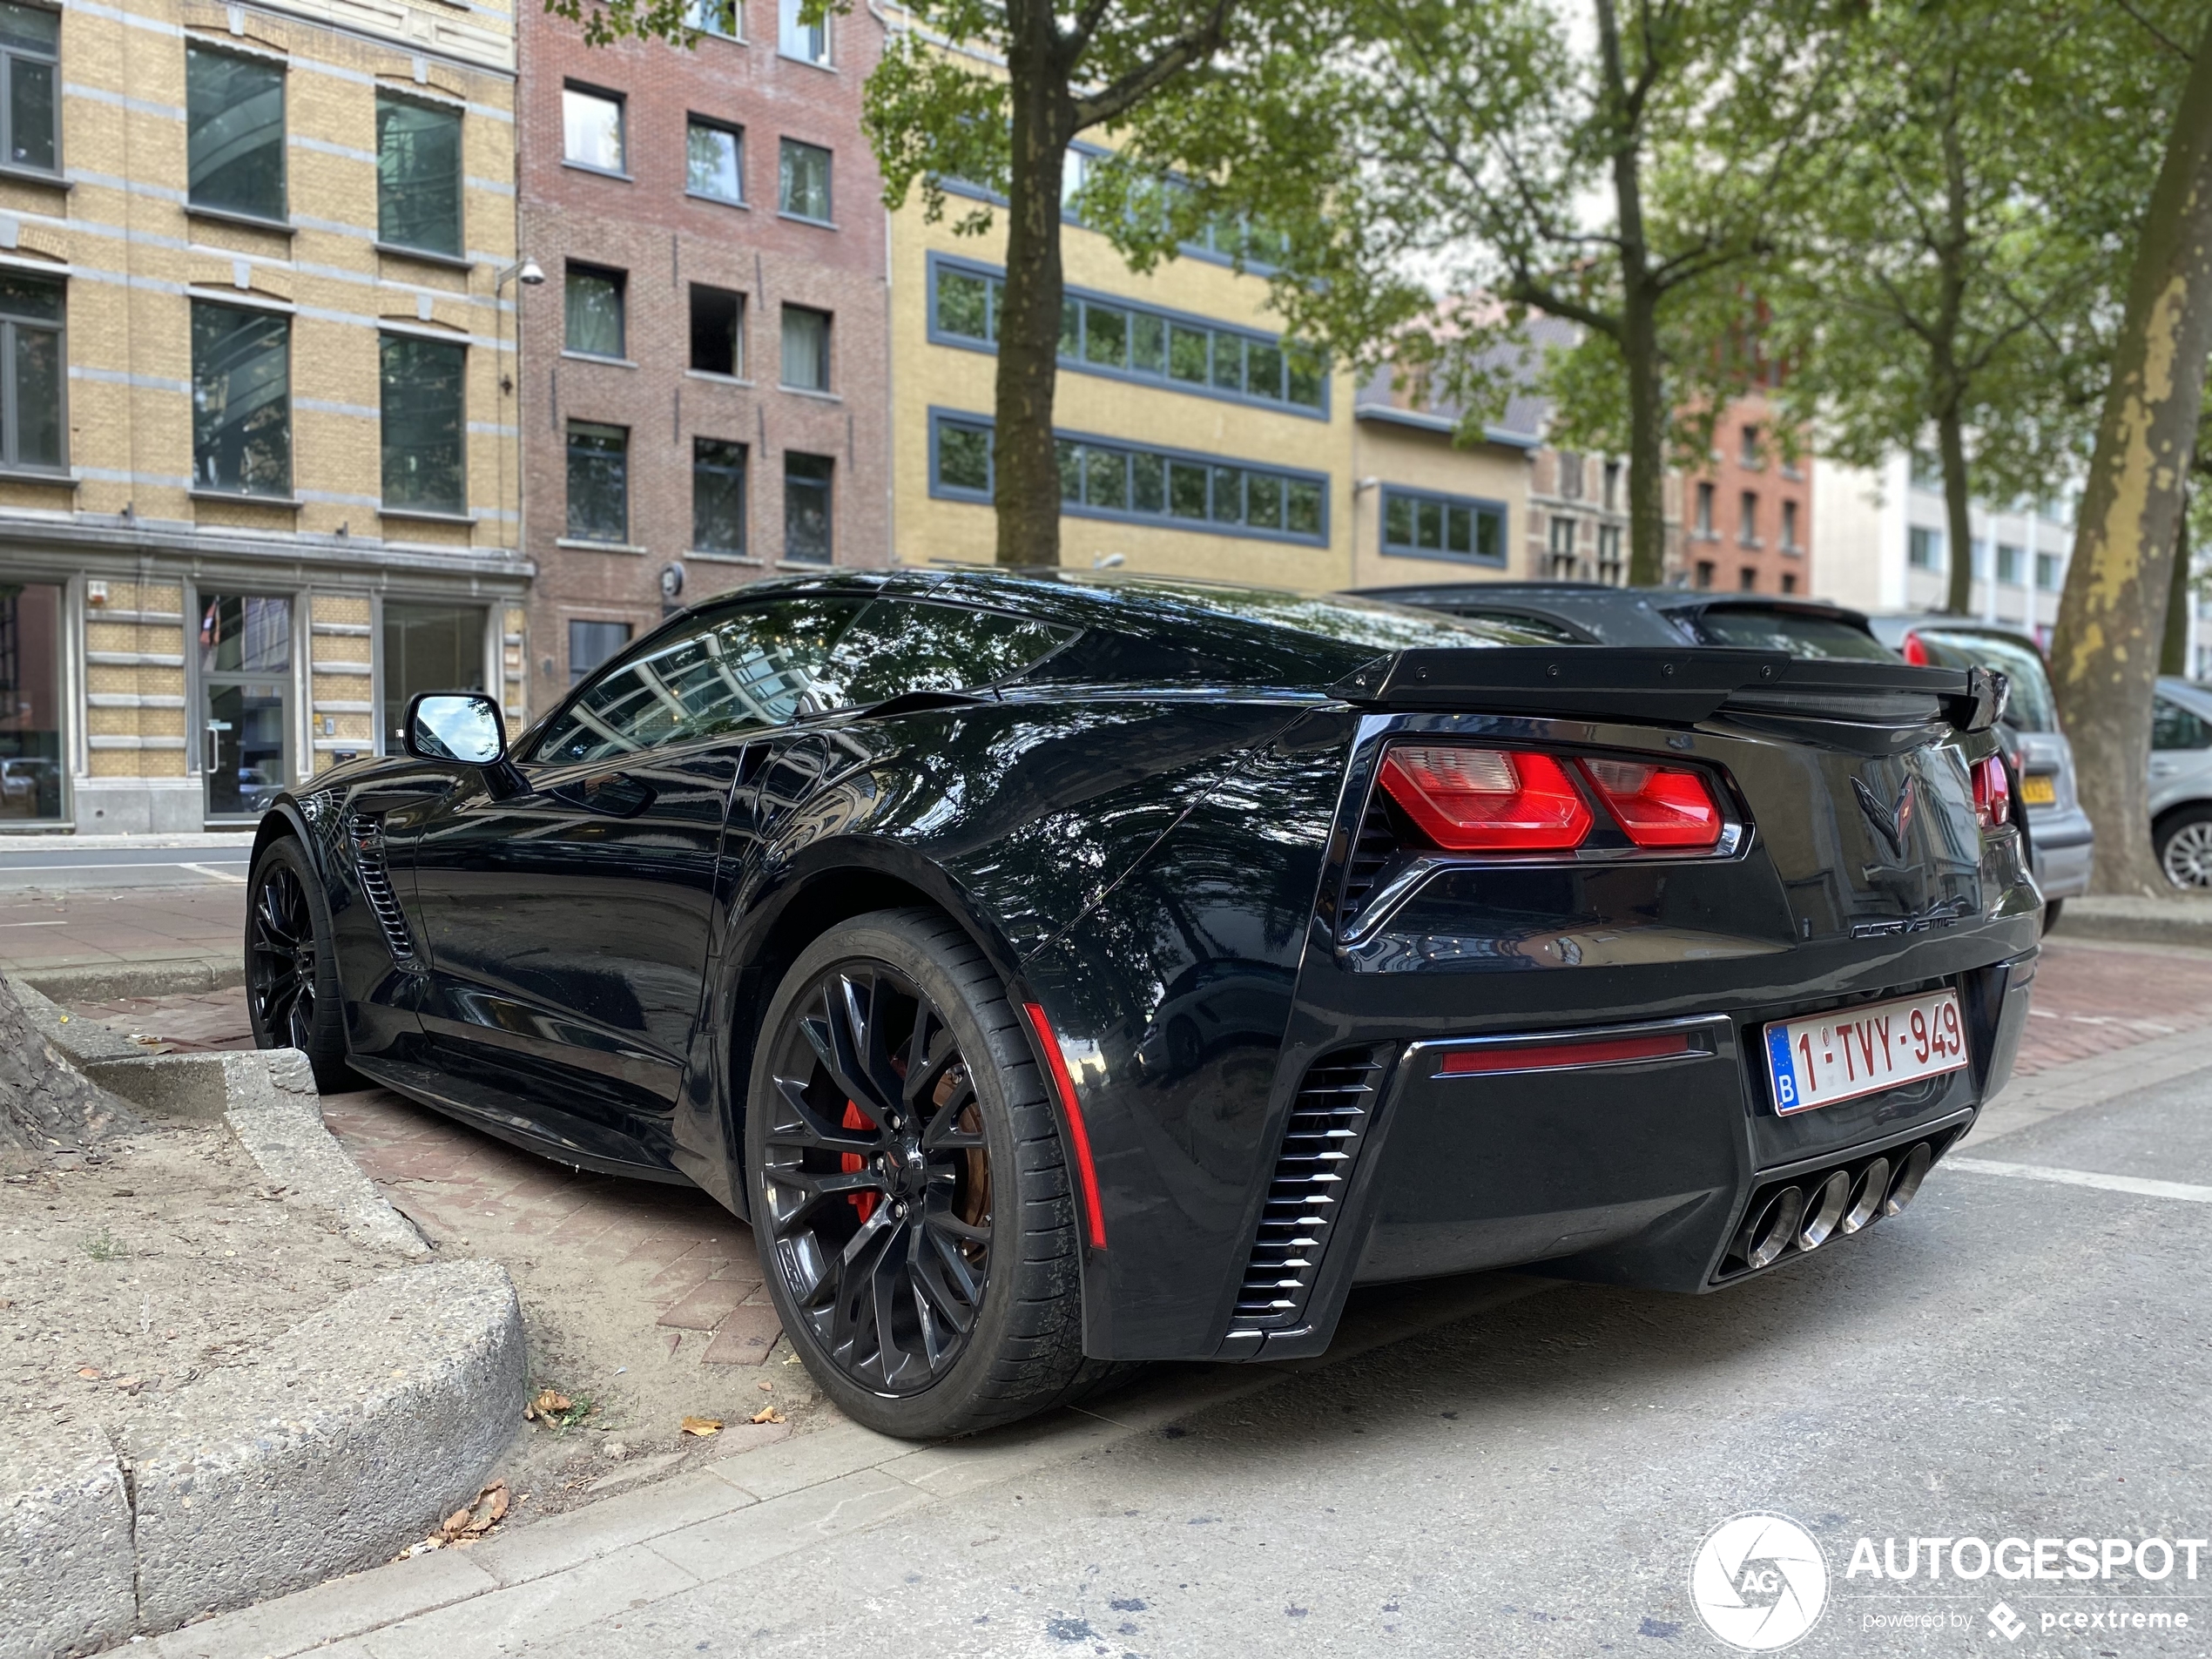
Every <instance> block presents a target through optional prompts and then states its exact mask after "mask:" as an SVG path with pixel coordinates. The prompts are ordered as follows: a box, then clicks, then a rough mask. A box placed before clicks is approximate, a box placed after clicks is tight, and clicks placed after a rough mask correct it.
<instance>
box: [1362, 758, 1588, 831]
mask: <svg viewBox="0 0 2212 1659" xmlns="http://www.w3.org/2000/svg"><path fill="white" fill-rule="evenodd" d="M1382 786H1383V787H1384V788H1385V789H1386V790H1387V791H1388V792H1389V793H1390V798H1391V799H1393V800H1394V801H1396V802H1397V803H1398V804H1399V806H1402V807H1404V808H1405V809H1406V813H1407V815H1408V816H1410V817H1411V818H1412V819H1413V822H1414V823H1416V824H1418V825H1420V827H1421V832H1422V833H1423V834H1425V835H1426V836H1427V837H1428V838H1429V840H1432V841H1434V842H1435V843H1436V844H1437V846H1440V847H1443V848H1444V849H1445V850H1446V851H1447V852H1452V853H1560V852H1565V851H1568V849H1570V848H1573V847H1576V846H1581V844H1582V840H1583V838H1584V837H1585V836H1587V835H1588V833H1590V824H1591V822H1592V819H1591V816H1590V809H1589V806H1588V803H1587V802H1585V801H1584V800H1583V799H1582V792H1581V790H1579V789H1577V788H1575V780H1574V779H1571V778H1569V777H1568V775H1567V769H1566V768H1565V767H1564V766H1562V765H1560V764H1559V762H1558V761H1556V760H1554V759H1552V758H1551V757H1550V756H1549V755H1540V754H1526V753H1521V752H1508V751H1507V750H1504V749H1471V748H1460V747H1457V746H1453V747H1449V748H1447V747H1442V746H1438V747H1426V746H1424V747H1402V748H1396V749H1393V750H1392V751H1391V752H1389V753H1388V754H1387V755H1386V756H1385V757H1384V758H1383V765H1382Z"/></svg>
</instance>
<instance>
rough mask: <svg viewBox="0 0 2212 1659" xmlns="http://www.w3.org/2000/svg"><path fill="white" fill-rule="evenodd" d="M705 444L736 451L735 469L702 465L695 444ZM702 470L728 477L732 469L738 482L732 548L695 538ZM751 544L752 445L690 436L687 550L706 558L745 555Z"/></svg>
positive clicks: (704, 435)
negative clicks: (736, 535) (689, 526)
mask: <svg viewBox="0 0 2212 1659" xmlns="http://www.w3.org/2000/svg"><path fill="white" fill-rule="evenodd" d="M706 443H719V444H726V445H727V446H729V447H730V448H733V449H735V450H736V451H737V452H738V464H737V466H736V468H735V469H731V468H727V467H705V468H703V467H702V464H701V461H700V455H699V446H700V445H701V444H706ZM702 470H705V471H707V472H710V473H716V474H719V475H723V476H728V475H731V474H732V471H734V473H735V475H736V477H737V481H738V544H737V545H736V546H735V547H710V546H708V545H707V544H706V543H705V542H703V541H701V540H700V539H699V474H700V472H701V471H702ZM751 550H752V445H750V444H748V443H745V442H742V441H741V440H739V439H737V438H717V437H711V436H709V435H706V434H705V433H700V432H695V433H693V434H692V435H691V548H690V551H691V552H692V553H695V554H697V555H698V556H699V557H701V558H707V559H745V558H748V557H749V555H750V553H751Z"/></svg>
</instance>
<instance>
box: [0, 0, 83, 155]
mask: <svg viewBox="0 0 2212 1659" xmlns="http://www.w3.org/2000/svg"><path fill="white" fill-rule="evenodd" d="M16 3H17V4H18V5H21V6H22V7H23V9H24V10H25V11H43V12H44V13H46V14H47V15H48V16H50V17H52V18H53V20H54V50H53V54H52V55H51V57H49V56H48V55H46V54H45V53H44V52H37V51H32V50H30V48H29V47H27V46H9V45H0V158H5V157H8V156H10V154H11V153H12V152H13V151H14V149H15V147H16V76H15V69H14V64H13V63H12V61H11V60H13V59H15V58H18V57H20V58H23V59H24V60H26V61H28V62H30V63H37V64H49V65H51V67H52V69H53V71H54V123H53V130H52V132H51V133H50V134H49V137H50V138H51V140H52V142H53V147H54V165H52V166H51V167H40V166H36V165H32V164H31V163H30V162H27V161H15V160H7V159H0V172H6V173H23V174H27V175H29V176H30V177H31V178H34V179H62V178H65V177H66V176H67V173H68V163H67V161H66V159H65V158H64V156H63V154H62V128H63V125H64V123H63V121H62V48H61V20H62V12H61V9H60V8H59V7H58V6H48V5H33V4H30V3H27V0H16Z"/></svg>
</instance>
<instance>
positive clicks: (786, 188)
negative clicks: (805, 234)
mask: <svg viewBox="0 0 2212 1659" xmlns="http://www.w3.org/2000/svg"><path fill="white" fill-rule="evenodd" d="M778 191H779V193H778V195H777V198H776V202H777V206H779V207H780V208H781V209H782V210H783V211H784V212H786V213H788V214H790V215H791V216H792V218H793V219H812V220H813V221H814V222H815V223H816V224H818V225H826V224H828V223H829V222H830V152H828V151H826V150H825V149H823V148H822V147H821V145H818V144H801V143H800V142H799V140H798V139H796V138H786V139H785V140H784V142H783V157H782V163H781V166H780V168H779V181H778Z"/></svg>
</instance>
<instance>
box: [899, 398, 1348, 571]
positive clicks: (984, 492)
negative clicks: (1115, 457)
mask: <svg viewBox="0 0 2212 1659" xmlns="http://www.w3.org/2000/svg"><path fill="white" fill-rule="evenodd" d="M948 426H958V427H970V428H981V429H982V430H983V431H984V432H985V433H987V434H990V435H994V436H995V434H996V432H997V429H998V427H997V422H996V421H995V420H994V419H993V417H991V416H990V415H977V414H974V413H972V412H970V411H968V410H965V409H952V408H938V407H932V408H930V410H929V495H930V497H931V499H933V500H935V501H951V502H968V503H971V504H974V505H978V506H988V505H990V504H991V499H992V496H991V490H990V489H989V488H988V486H987V488H985V489H980V490H978V489H968V488H965V487H962V486H959V485H948V484H946V483H945V482H943V481H942V477H941V457H942V453H943V448H944V431H945V428H946V427H948ZM1053 440H1054V442H1055V443H1074V444H1080V445H1082V446H1085V447H1086V448H1091V449H1097V450H1106V449H1117V450H1120V451H1122V452H1123V453H1124V454H1126V455H1132V456H1134V455H1150V456H1157V457H1158V458H1160V459H1161V460H1162V461H1163V462H1166V463H1170V464H1173V463H1177V462H1180V463H1182V464H1184V465H1186V466H1195V467H1204V468H1205V469H1208V471H1207V479H1208V482H1207V496H1208V499H1207V507H1208V509H1209V510H1208V515H1207V516H1205V517H1203V518H1193V517H1186V516H1181V515H1178V514H1175V513H1172V512H1164V511H1163V512H1157V513H1155V512H1147V511H1142V510H1139V509H1136V508H1133V507H1131V508H1117V507H1095V506H1092V505H1090V504H1089V502H1072V501H1067V500H1064V499H1063V500H1062V502H1061V503H1060V513H1061V516H1062V517H1063V518H1091V519H1098V520H1102V521H1103V522H1105V523H1113V524H1141V525H1147V526H1150V527H1151V528H1152V529H1173V530H1188V531H1191V532H1194V533H1196V534H1198V535H1203V536H1240V537H1243V538H1244V539H1246V540H1249V541H1255V542H1281V543H1288V544H1290V545H1291V546H1293V547H1326V546H1328V545H1329V535H1330V523H1331V516H1332V509H1333V507H1334V502H1333V501H1332V496H1333V490H1332V480H1331V478H1330V476H1329V475H1328V474H1327V473H1325V472H1312V471H1309V470H1307V469H1304V468H1297V467H1283V466H1277V465H1273V464H1271V463H1268V462H1253V461H1247V460H1244V459H1242V458H1240V457H1238V456H1234V455H1212V454H1208V453H1206V452H1204V451H1202V450H1196V449H1182V448H1173V447H1171V446H1169V445H1166V444H1157V443H1136V442H1130V440H1129V439H1127V438H1116V437H1109V436H1108V435H1105V434H1104V433H1091V432H1077V431H1070V430H1066V429H1063V428H1055V430H1054V432H1053ZM1224 468H1225V469H1233V470H1235V471H1237V472H1238V473H1240V474H1244V475H1251V474H1254V473H1258V474H1261V475H1265V476H1268V477H1271V478H1274V479H1276V480H1278V481H1279V482H1282V483H1284V484H1285V485H1288V484H1291V483H1310V484H1313V485H1316V486H1318V489H1319V490H1320V497H1321V500H1320V507H1321V523H1320V529H1319V530H1318V532H1317V533H1315V534H1313V535H1307V534H1305V532H1303V531H1298V530H1292V529H1290V528H1289V520H1290V512H1289V504H1288V499H1287V496H1286V497H1285V508H1284V526H1283V528H1282V529H1272V528H1270V527H1267V526H1260V527H1258V528H1254V527H1253V526H1251V525H1250V524H1246V523H1243V522H1242V521H1241V520H1238V521H1234V522H1232V521H1230V520H1227V519H1219V518H1215V517H1213V516H1211V508H1212V504H1213V503H1212V498H1211V497H1212V481H1213V478H1214V472H1215V469H1224ZM1245 488H1246V498H1247V500H1249V495H1250V491H1249V486H1246V487H1245Z"/></svg>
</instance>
